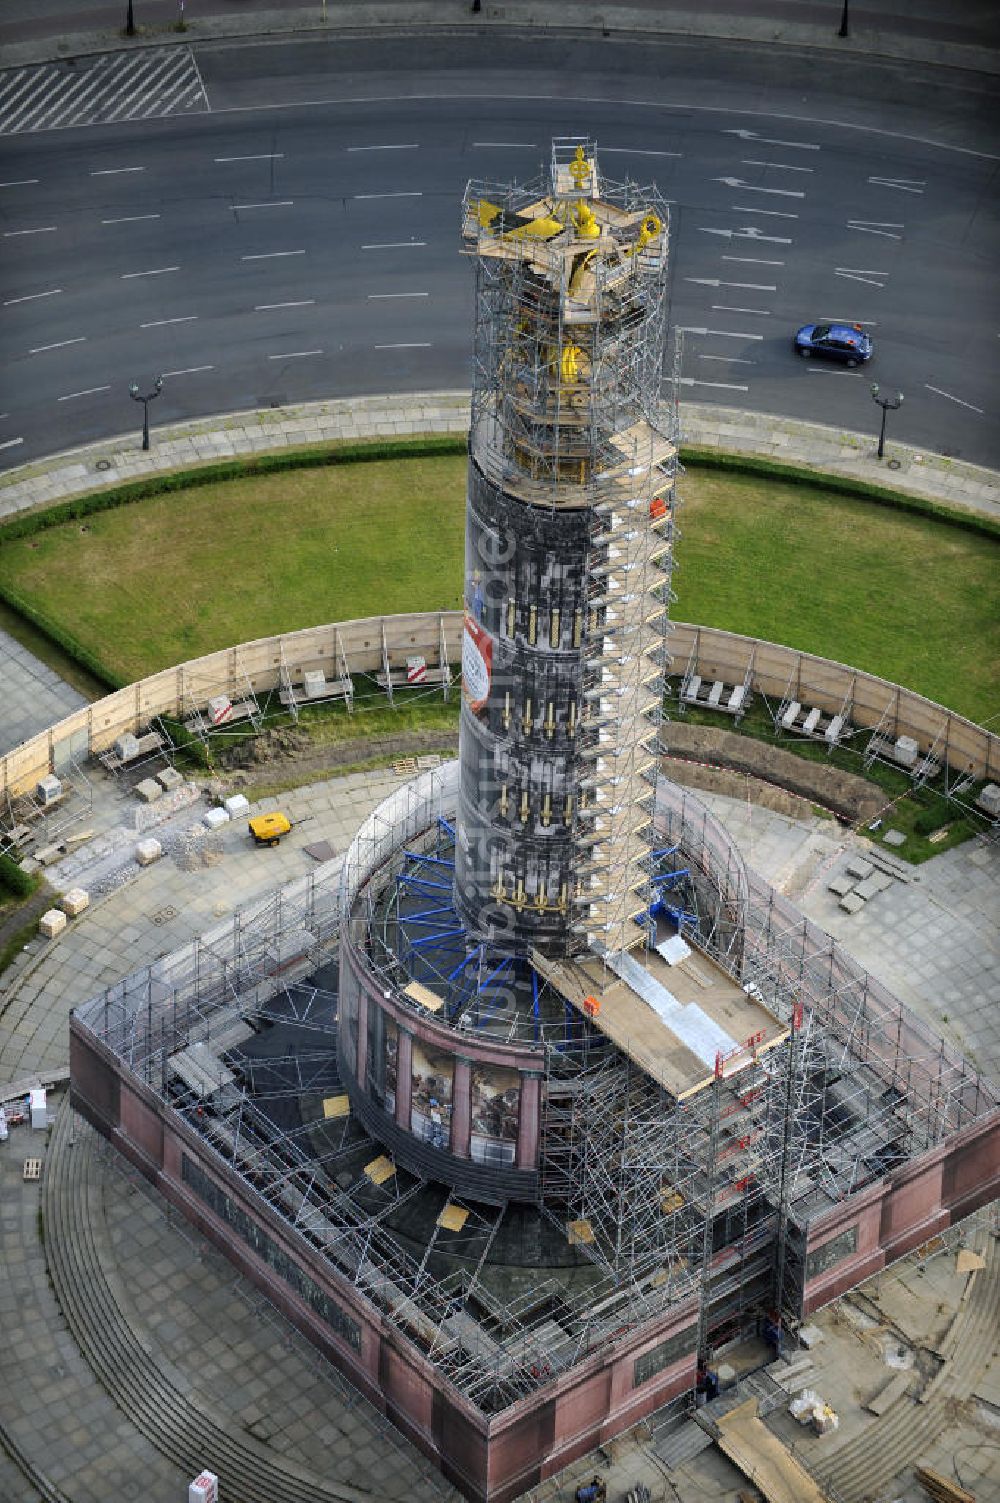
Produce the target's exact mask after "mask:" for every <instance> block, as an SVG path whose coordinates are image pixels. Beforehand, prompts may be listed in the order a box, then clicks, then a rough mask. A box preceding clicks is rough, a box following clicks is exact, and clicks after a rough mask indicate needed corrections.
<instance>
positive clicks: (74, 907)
mask: <svg viewBox="0 0 1000 1503" xmlns="http://www.w3.org/2000/svg"><path fill="white" fill-rule="evenodd" d="M59 907H60V908H61V909H62V911H63V913H65V914H66V916H67V917H68V918H76V916H77V915H78V914H80V913H82V912H83V910H84V909H85V908H89V907H90V893H89V892H87V890H86V888H83V887H71V888H70V890H69V892H64V893H63V895H62V897H61V898H60V899H59Z"/></svg>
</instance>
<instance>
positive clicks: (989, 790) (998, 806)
mask: <svg viewBox="0 0 1000 1503" xmlns="http://www.w3.org/2000/svg"><path fill="white" fill-rule="evenodd" d="M976 805H977V807H978V808H980V809H982V810H983V812H984V813H985V814H988V815H989V816H990V818H991V819H996V818H998V817H1000V783H987V784H986V787H985V788H984V789H983V791H982V793H981V794H980V795H979V797H978V798H977V799H976Z"/></svg>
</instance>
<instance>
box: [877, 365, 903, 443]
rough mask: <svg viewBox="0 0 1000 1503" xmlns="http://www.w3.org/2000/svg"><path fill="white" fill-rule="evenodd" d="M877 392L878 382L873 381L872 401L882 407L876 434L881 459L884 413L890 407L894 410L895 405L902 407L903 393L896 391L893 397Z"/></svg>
mask: <svg viewBox="0 0 1000 1503" xmlns="http://www.w3.org/2000/svg"><path fill="white" fill-rule="evenodd" d="M878 393H879V384H878V382H877V381H873V382H872V401H873V402H877V403H878V405H879V407H881V409H882V427H881V428H880V429H879V435H878V457H879V459H881V458H882V456H883V455H884V454H885V415H886V413H887V412H888V411H890V409H891V410H892V411H893V412H895V411H896V409H897V407H902V405H903V393H902V392H901V391H900V392H897V393H896V395H895V396H894V397H880V396H879V394H878Z"/></svg>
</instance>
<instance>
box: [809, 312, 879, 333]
mask: <svg viewBox="0 0 1000 1503" xmlns="http://www.w3.org/2000/svg"><path fill="white" fill-rule="evenodd" d="M816 322H817V323H818V324H819V323H822V324H846V325H847V327H848V328H849V329H853V328H854V327H855V325H856V326H857V327H858V328H859V329H877V328H878V324H877V323H876V322H875V320H874V319H871V318H842V317H841V316H840V314H839V313H821V314H820V316H819V318H818V319H817V320H816Z"/></svg>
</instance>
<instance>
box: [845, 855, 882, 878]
mask: <svg viewBox="0 0 1000 1503" xmlns="http://www.w3.org/2000/svg"><path fill="white" fill-rule="evenodd" d="M844 870H845V872H849V873H850V875H851V876H852V877H856V878H857V879H858V881H859V882H863V881H864V879H865V878H866V877H870V876H871V874H872V872H873V871H874V870H875V868H874V867H873V866H872V864H871V862H870V861H863V860H862V858H861V857H860V856H852V857H851V859H850V861H848V862H847V864H846V866H845V867H844Z"/></svg>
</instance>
